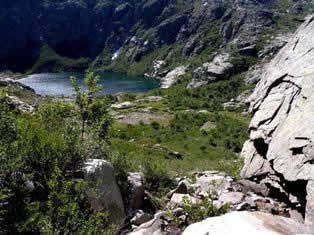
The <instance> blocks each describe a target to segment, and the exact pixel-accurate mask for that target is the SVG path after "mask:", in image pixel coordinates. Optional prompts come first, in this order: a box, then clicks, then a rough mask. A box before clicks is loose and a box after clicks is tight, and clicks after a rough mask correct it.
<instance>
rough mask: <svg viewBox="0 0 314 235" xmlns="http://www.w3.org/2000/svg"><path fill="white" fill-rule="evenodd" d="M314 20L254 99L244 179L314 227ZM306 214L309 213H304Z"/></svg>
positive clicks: (272, 67) (268, 72)
mask: <svg viewBox="0 0 314 235" xmlns="http://www.w3.org/2000/svg"><path fill="white" fill-rule="evenodd" d="M313 35H314V15H312V16H310V17H308V18H307V20H306V22H305V23H303V25H302V26H301V27H300V28H299V29H298V30H297V32H296V33H295V34H294V36H293V37H292V39H291V40H290V42H289V43H288V44H287V45H286V46H285V47H284V48H283V49H282V50H281V51H280V53H279V54H278V55H277V56H276V57H275V58H274V59H273V60H272V61H271V62H270V63H269V64H268V65H266V68H265V69H264V72H263V74H262V79H261V81H260V82H259V83H258V85H257V87H256V89H255V91H254V93H253V95H252V96H251V98H250V103H251V105H250V110H251V112H252V113H253V119H252V121H251V124H250V139H249V140H248V141H247V142H246V144H245V145H244V148H243V151H242V155H243V156H244V157H245V166H244V168H243V170H242V173H241V174H242V177H243V178H247V179H250V180H253V181H255V182H257V183H259V184H264V185H266V186H267V187H268V188H269V189H270V191H269V195H270V196H272V197H277V198H280V199H281V200H282V201H286V202H289V204H290V205H291V206H292V207H294V208H295V210H296V211H298V212H299V213H301V214H302V215H304V216H305V222H307V223H310V224H311V223H312V224H313V223H314V148H313V142H314V128H313V124H314V109H313V107H314V95H313V90H314V64H313V60H314V50H313V49H314V41H313ZM305 208H306V209H305Z"/></svg>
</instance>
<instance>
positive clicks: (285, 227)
mask: <svg viewBox="0 0 314 235" xmlns="http://www.w3.org/2000/svg"><path fill="white" fill-rule="evenodd" d="M196 234H197V235H207V234H215V235H227V234H243V235H245V234H247V235H251V234H254V235H268V234H269V235H282V234H314V232H313V229H312V228H310V227H308V226H306V225H304V224H300V223H297V222H296V221H294V220H292V219H289V218H286V217H280V216H274V215H270V214H266V213H262V212H231V213H228V214H225V215H223V216H218V217H212V218H208V219H206V220H203V221H202V222H199V223H195V224H192V225H190V226H188V227H187V228H186V230H185V231H184V232H183V234H182V235H196Z"/></svg>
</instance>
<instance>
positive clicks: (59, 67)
mask: <svg viewBox="0 0 314 235" xmlns="http://www.w3.org/2000/svg"><path fill="white" fill-rule="evenodd" d="M89 62H90V61H89V59H88V58H79V59H71V58H67V57H62V56H60V55H58V54H57V53H56V52H55V51H54V50H53V49H51V48H50V47H49V46H48V45H44V46H43V47H42V48H41V49H40V56H39V58H38V60H37V61H36V63H35V64H34V65H33V67H32V69H31V70H30V71H29V72H30V73H34V72H40V71H54V72H56V71H57V72H62V71H82V70H84V69H86V68H88V66H89Z"/></svg>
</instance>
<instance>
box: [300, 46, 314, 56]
mask: <svg viewBox="0 0 314 235" xmlns="http://www.w3.org/2000/svg"><path fill="white" fill-rule="evenodd" d="M313 50H314V48H313V47H312V48H311V49H309V50H308V51H307V52H305V53H304V54H303V55H302V56H301V57H304V56H306V55H307V54H309V53H310V52H311V51H313ZM301 57H300V58H301Z"/></svg>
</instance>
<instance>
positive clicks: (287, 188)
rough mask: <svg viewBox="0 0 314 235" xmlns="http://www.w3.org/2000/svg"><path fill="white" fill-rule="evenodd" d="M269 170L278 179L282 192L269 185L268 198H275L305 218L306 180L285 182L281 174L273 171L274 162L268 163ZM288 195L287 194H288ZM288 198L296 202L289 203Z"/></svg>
mask: <svg viewBox="0 0 314 235" xmlns="http://www.w3.org/2000/svg"><path fill="white" fill-rule="evenodd" d="M269 163H270V165H271V168H272V169H273V171H274V172H275V175H276V176H277V177H278V178H279V181H278V182H277V183H278V184H279V185H280V186H281V187H282V189H283V190H284V192H286V193H284V192H281V191H280V189H279V188H276V187H273V186H272V185H271V184H270V183H269V184H268V187H269V188H270V193H269V197H271V198H276V199H278V200H279V201H281V202H284V203H285V204H287V206H288V207H290V208H292V209H294V210H296V211H298V212H299V213H301V214H302V216H303V218H304V217H305V208H306V195H307V192H306V185H307V181H306V180H296V181H287V180H286V179H285V178H284V176H283V174H281V173H279V172H277V171H275V169H274V160H271V161H269ZM288 193H289V194H288ZM290 196H293V197H295V198H296V199H297V200H296V201H291V198H290Z"/></svg>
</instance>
